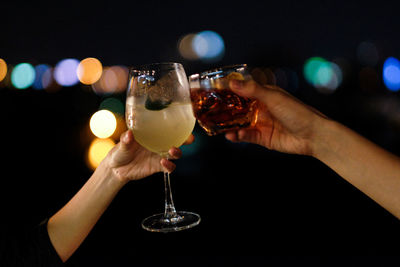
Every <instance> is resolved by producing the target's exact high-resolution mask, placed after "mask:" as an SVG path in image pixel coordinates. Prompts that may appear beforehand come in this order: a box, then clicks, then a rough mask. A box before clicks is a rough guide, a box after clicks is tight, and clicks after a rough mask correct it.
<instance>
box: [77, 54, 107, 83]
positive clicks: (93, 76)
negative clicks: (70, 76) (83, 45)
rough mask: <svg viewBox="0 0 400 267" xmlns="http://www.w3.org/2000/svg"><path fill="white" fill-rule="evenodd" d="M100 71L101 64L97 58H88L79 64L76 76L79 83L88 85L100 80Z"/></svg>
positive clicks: (101, 68) (101, 69)
mask: <svg viewBox="0 0 400 267" xmlns="http://www.w3.org/2000/svg"><path fill="white" fill-rule="evenodd" d="M102 71H103V66H102V64H101V62H100V61H99V60H98V59H97V58H93V57H89V58H85V59H83V60H82V61H81V62H80V63H79V65H78V69H77V72H76V74H77V76H78V78H79V81H80V82H81V83H83V84H86V85H90V84H93V83H95V82H97V81H98V80H99V79H100V76H101V73H102Z"/></svg>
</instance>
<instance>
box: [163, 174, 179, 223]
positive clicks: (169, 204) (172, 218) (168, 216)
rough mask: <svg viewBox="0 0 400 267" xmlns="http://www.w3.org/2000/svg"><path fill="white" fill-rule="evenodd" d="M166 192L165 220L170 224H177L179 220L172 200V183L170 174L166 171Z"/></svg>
mask: <svg viewBox="0 0 400 267" xmlns="http://www.w3.org/2000/svg"><path fill="white" fill-rule="evenodd" d="M164 190H165V210H164V219H165V220H166V221H168V222H172V223H173V222H176V221H177V220H178V219H179V216H178V214H177V213H176V209H175V206H174V201H173V199H172V191H171V183H170V180H169V172H166V171H164Z"/></svg>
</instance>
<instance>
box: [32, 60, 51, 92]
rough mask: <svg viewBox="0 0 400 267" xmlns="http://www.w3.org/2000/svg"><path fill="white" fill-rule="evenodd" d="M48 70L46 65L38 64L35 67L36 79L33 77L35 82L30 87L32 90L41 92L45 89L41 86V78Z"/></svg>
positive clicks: (48, 67)
mask: <svg viewBox="0 0 400 267" xmlns="http://www.w3.org/2000/svg"><path fill="white" fill-rule="evenodd" d="M49 69H50V66H49V65H46V64H40V65H37V66H36V67H35V72H36V77H35V81H34V82H33V84H32V87H33V88H34V89H37V90H42V89H44V88H45V86H44V84H43V76H44V74H45V73H46V71H47V70H49Z"/></svg>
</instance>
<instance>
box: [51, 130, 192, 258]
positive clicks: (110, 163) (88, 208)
mask: <svg viewBox="0 0 400 267" xmlns="http://www.w3.org/2000/svg"><path fill="white" fill-rule="evenodd" d="M191 141H193V139H192V140H190V141H189V142H191ZM169 154H170V156H171V158H173V159H174V158H178V157H180V156H181V151H180V150H179V149H177V148H171V149H170V151H169ZM160 160H161V157H160V156H158V155H156V154H154V153H152V152H149V151H147V150H145V149H144V148H142V147H141V146H140V145H139V144H138V143H136V142H135V140H134V138H133V135H132V132H130V131H128V132H125V133H124V134H123V135H122V136H121V141H120V142H119V143H118V144H117V145H116V146H115V147H114V148H113V149H112V150H111V151H110V153H108V155H107V157H106V158H105V159H104V160H103V161H102V162H101V164H100V166H99V167H98V168H97V169H96V171H95V172H94V173H93V175H92V176H91V177H90V178H89V180H88V181H87V182H86V183H85V185H84V186H83V187H82V188H81V189H80V190H79V191H78V193H76V195H75V196H74V197H73V198H72V199H71V200H70V201H69V202H68V203H67V204H66V205H65V206H64V207H63V208H61V209H60V210H59V211H58V212H57V213H56V214H54V215H53V216H52V217H51V218H50V219H49V221H48V224H47V231H48V234H49V237H50V240H51V243H52V244H53V246H54V248H55V250H56V251H57V253H58V255H59V256H60V258H61V260H62V261H63V262H65V261H67V260H68V258H69V257H70V256H71V255H72V254H73V253H74V252H75V250H76V249H77V248H78V247H79V246H80V244H81V243H82V242H83V240H84V239H85V238H86V237H87V235H88V234H89V232H90V231H91V230H92V228H93V227H94V225H95V224H96V223H97V221H98V220H99V218H100V217H101V215H102V214H103V213H104V211H105V210H106V209H107V207H108V206H109V205H110V203H111V201H112V200H113V199H114V197H115V196H116V195H117V193H118V192H119V190H120V189H121V188H122V187H123V186H124V185H125V184H126V183H127V182H128V181H130V180H137V179H141V178H143V177H146V176H149V175H150V174H152V173H155V172H160V171H162V170H163V168H165V169H166V170H168V171H169V172H172V171H173V170H174V168H175V164H174V163H172V162H171V161H168V160H166V159H162V160H161V164H160Z"/></svg>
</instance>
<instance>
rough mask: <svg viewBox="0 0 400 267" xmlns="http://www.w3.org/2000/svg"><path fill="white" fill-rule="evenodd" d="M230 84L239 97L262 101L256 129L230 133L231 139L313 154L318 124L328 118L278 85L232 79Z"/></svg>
mask: <svg viewBox="0 0 400 267" xmlns="http://www.w3.org/2000/svg"><path fill="white" fill-rule="evenodd" d="M229 85H230V88H231V89H232V91H233V92H235V93H237V94H238V95H241V96H245V97H249V98H252V99H258V100H259V114H258V120H257V123H256V125H255V127H253V128H247V129H240V130H239V131H234V132H228V133H226V135H225V137H226V138H227V139H228V140H230V141H232V142H243V141H244V142H250V143H255V144H259V145H262V146H264V147H266V148H268V149H273V150H277V151H281V152H286V153H294V154H303V155H312V154H313V137H314V134H315V132H316V129H317V127H318V124H319V123H320V122H321V120H322V119H323V118H326V117H325V116H324V115H323V114H321V113H319V112H318V111H316V110H315V109H313V108H312V107H309V106H307V105H305V104H303V103H301V102H300V101H299V100H298V99H296V98H294V97H293V96H291V95H290V94H289V93H287V92H286V91H284V90H283V89H281V88H279V87H277V86H273V85H265V86H261V85H259V84H258V83H257V82H255V81H253V80H250V81H238V80H231V81H230V83H229Z"/></svg>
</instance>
